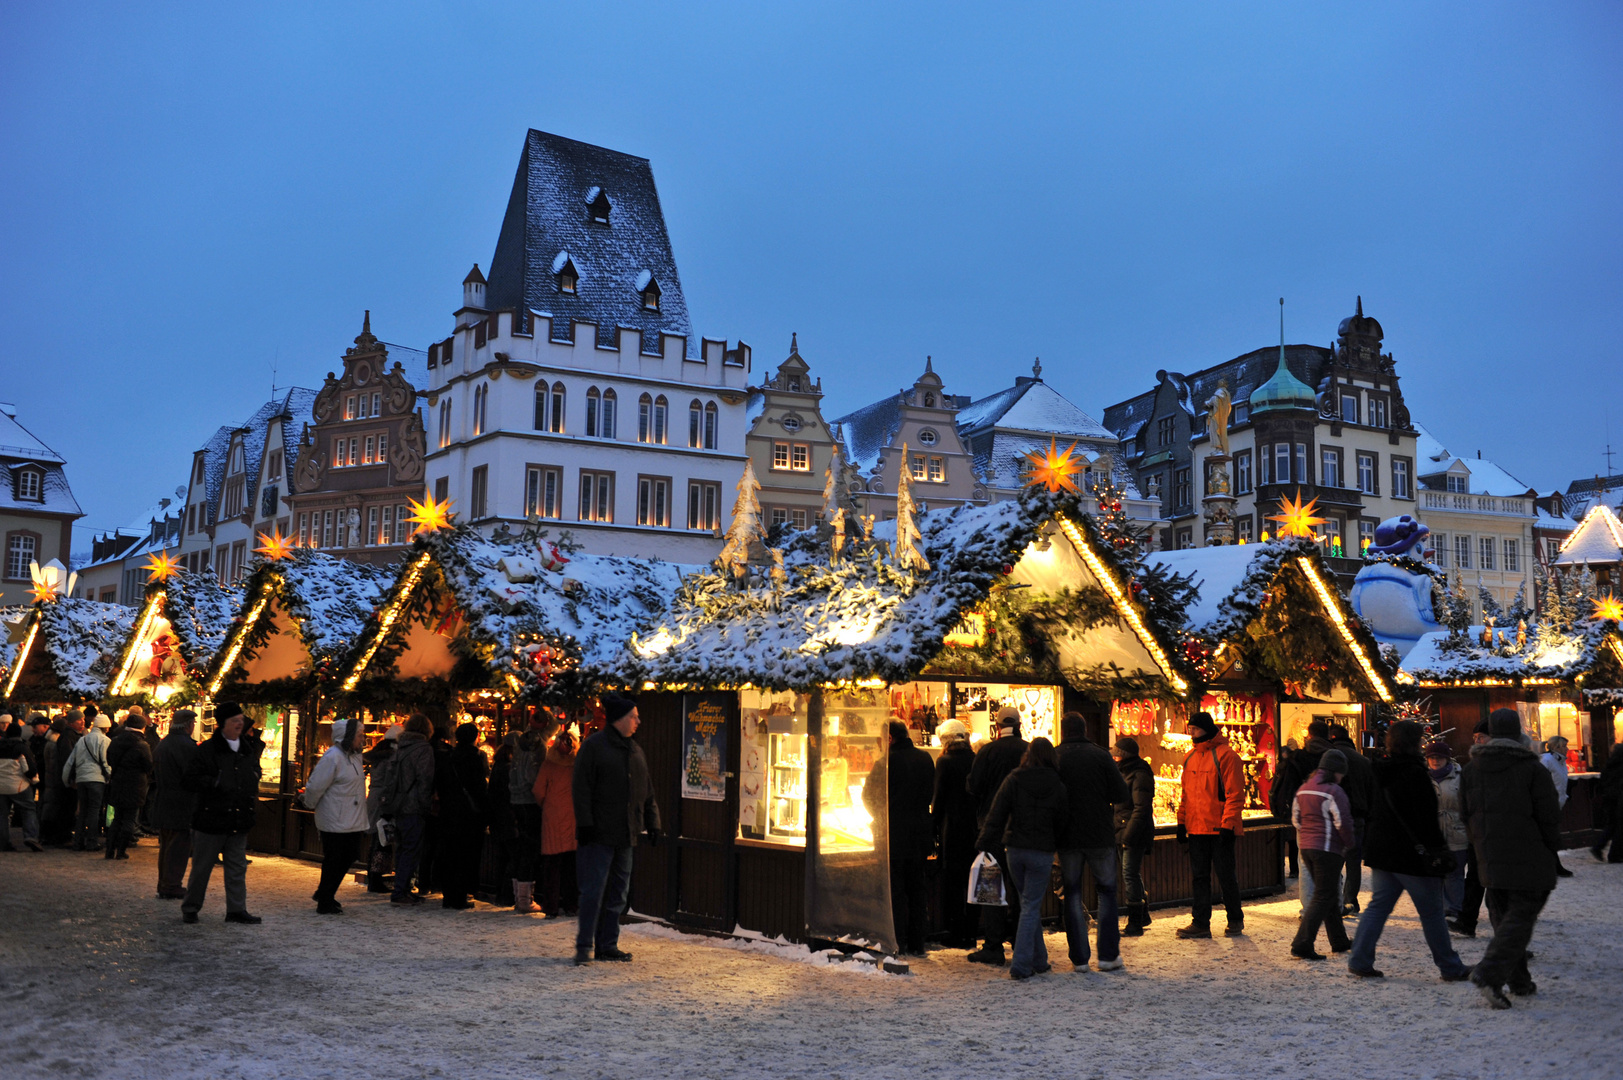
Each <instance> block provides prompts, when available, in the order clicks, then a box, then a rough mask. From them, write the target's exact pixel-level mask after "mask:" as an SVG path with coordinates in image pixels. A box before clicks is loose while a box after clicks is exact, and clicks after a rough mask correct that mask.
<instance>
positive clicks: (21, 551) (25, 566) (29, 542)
mask: <svg viewBox="0 0 1623 1080" xmlns="http://www.w3.org/2000/svg"><path fill="white" fill-rule="evenodd" d="M38 557H39V537H37V536H35V535H34V534H33V533H22V532H15V533H12V534H11V535H10V536H9V537H7V538H6V580H8V581H27V580H29V578H30V576H31V575H30V574H29V564H31V563H32V562H33V561H34V560H35V559H37V558H38Z"/></svg>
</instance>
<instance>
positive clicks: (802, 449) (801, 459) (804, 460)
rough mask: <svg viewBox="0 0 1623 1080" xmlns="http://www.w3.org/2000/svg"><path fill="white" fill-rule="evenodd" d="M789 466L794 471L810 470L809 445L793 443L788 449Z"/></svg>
mask: <svg viewBox="0 0 1623 1080" xmlns="http://www.w3.org/2000/svg"><path fill="white" fill-rule="evenodd" d="M789 468H790V469H792V470H793V471H795V472H811V447H810V446H808V445H806V444H805V443H795V444H794V445H793V446H792V447H791V448H790V450H789Z"/></svg>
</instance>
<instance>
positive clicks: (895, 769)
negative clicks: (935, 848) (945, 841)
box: [862, 720, 935, 956]
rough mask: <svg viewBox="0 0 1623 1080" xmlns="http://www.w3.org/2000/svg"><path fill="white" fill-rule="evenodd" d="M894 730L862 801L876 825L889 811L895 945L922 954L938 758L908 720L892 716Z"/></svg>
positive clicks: (891, 895)
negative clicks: (916, 739) (921, 744)
mask: <svg viewBox="0 0 1623 1080" xmlns="http://www.w3.org/2000/svg"><path fill="white" fill-rule="evenodd" d="M889 731H890V752H889V753H887V754H886V755H885V760H884V761H882V762H880V763H879V764H877V765H875V766H874V767H873V771H872V772H870V773H869V774H868V779H867V780H866V781H864V783H863V785H862V801H863V802H864V803H865V804H866V805H867V807H868V813H869V814H870V815H872V816H873V817H874V818H875V824H876V825H877V824H878V821H877V819H878V817H879V815H880V813H881V811H883V812H884V814H885V818H886V825H887V828H888V829H889V837H890V840H889V848H890V911H891V920H892V922H893V923H894V925H895V928H896V943H897V945H898V946H899V947H900V948H901V951H902V952H904V953H906V954H907V955H909V956H923V955H924V925H925V921H926V915H925V910H926V907H927V904H926V902H925V898H924V864H925V862H926V861H928V860H929V858H930V847H931V845H932V842H933V840H934V836H933V830H932V829H931V827H930V826H931V821H930V795H931V792H932V789H933V788H934V787H935V762H933V761H931V760H930V755H929V754H927V753H925V752H924V751H923V750H920V749H919V748H918V747H917V746H915V745H913V737H912V735H910V734H909V733H908V730H907V725H906V724H904V723H902V722H901V721H899V720H892V721H891V722H890V728H889ZM881 783H883V784H884V788H883V789H881V788H880V786H879V785H880V784H881ZM881 794H883V796H884V799H883V803H881V798H880V796H881Z"/></svg>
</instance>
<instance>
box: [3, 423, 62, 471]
mask: <svg viewBox="0 0 1623 1080" xmlns="http://www.w3.org/2000/svg"><path fill="white" fill-rule="evenodd" d="M0 457H7V458H16V459H17V460H19V461H37V462H39V463H40V464H42V465H43V464H45V463H46V462H55V463H56V464H58V465H61V464H64V463H65V460H66V459H64V458H63V457H62V455H61V454H58V453H57V452H56V451H55V450H52V449H51V448H50V447H49V446H46V445H45V444H44V443H42V442H40V440H39V439H38V438H37V437H36V436H35V435H34V433H33V432H32V431H29V430H28V429H27V428H25V427H23V426H22V425H21V424H19V423H18V422H17V418H16V417H15V416H12V415H11V414H9V413H6V412H0Z"/></svg>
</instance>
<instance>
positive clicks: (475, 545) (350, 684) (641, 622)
mask: <svg viewBox="0 0 1623 1080" xmlns="http://www.w3.org/2000/svg"><path fill="white" fill-rule="evenodd" d="M693 569H694V568H693V567H684V566H680V565H677V564H675V563H667V562H661V561H658V560H646V559H631V558H617V557H614V556H603V555H586V554H566V553H564V552H563V551H560V550H559V549H558V548H557V547H556V546H554V545H553V544H551V543H548V542H547V541H546V540H545V539H544V538H530V539H524V538H509V539H506V540H504V541H501V542H497V541H495V540H491V539H488V538H486V537H484V536H481V535H480V534H479V533H478V532H477V531H475V530H474V529H472V528H469V527H467V526H455V527H444V528H438V529H430V530H425V531H424V532H422V533H421V534H420V535H418V537H417V538H416V539H415V540H414V541H413V547H412V549H411V551H410V552H409V553H408V555H407V558H406V561H405V563H404V565H403V569H402V570H401V572H400V575H399V578H398V580H396V581H395V583H394V584H393V586H392V587H391V588H390V590H389V592H388V595H387V597H386V598H385V600H384V602H383V604H382V606H381V607H380V609H379V612H378V616H377V618H376V619H374V620H372V622H371V623H370V624H369V625H368V627H367V629H366V633H365V634H364V636H363V637H362V639H361V640H360V642H359V643H358V645H357V648H356V649H355V652H354V656H353V659H352V661H351V663H350V664H349V665H348V666H347V668H346V670H345V672H344V674H343V679H342V683H341V689H342V690H343V691H344V692H346V693H352V694H356V695H358V696H360V697H362V698H365V699H370V700H383V699H386V698H391V697H394V696H397V695H399V694H401V693H402V691H405V692H408V693H416V692H427V693H436V692H438V693H443V692H445V691H448V690H463V689H474V688H489V689H497V690H501V691H502V692H504V693H507V694H510V695H512V696H513V697H514V698H515V699H519V700H524V701H531V702H543V703H550V702H557V701H565V700H570V699H573V698H577V697H579V696H581V695H583V694H588V693H592V692H595V691H596V690H597V689H599V688H602V687H606V686H616V687H617V686H624V685H626V683H627V681H628V679H629V677H630V676H629V674H628V672H627V670H626V666H625V663H624V659H625V652H626V647H627V645H628V643H629V642H630V640H631V638H632V636H633V635H634V634H635V633H637V632H638V631H645V630H647V629H648V628H649V626H650V625H651V624H652V623H653V622H654V621H655V620H656V619H657V618H658V617H659V615H660V614H661V612H663V610H664V608H665V605H666V604H667V603H668V601H669V598H670V597H671V595H672V594H674V593H675V592H676V591H677V588H678V586H679V585H680V583H681V580H682V573H683V571H684V570H689V571H691V570H693Z"/></svg>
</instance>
